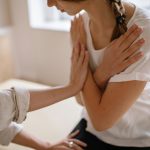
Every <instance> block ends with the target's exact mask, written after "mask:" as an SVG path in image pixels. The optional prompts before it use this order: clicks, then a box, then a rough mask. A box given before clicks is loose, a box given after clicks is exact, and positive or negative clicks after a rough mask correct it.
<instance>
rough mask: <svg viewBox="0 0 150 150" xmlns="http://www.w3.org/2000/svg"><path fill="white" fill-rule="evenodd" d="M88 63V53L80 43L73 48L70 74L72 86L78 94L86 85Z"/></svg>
mask: <svg viewBox="0 0 150 150" xmlns="http://www.w3.org/2000/svg"><path fill="white" fill-rule="evenodd" d="M88 62H89V55H88V52H87V51H86V50H85V47H84V46H83V45H81V44H79V43H78V44H77V45H76V46H75V47H74V48H73V52H72V58H71V74H70V86H72V87H73V88H74V90H75V91H76V94H77V93H78V92H79V91H80V90H81V89H82V87H83V85H84V83H85V80H86V76H87V72H88Z"/></svg>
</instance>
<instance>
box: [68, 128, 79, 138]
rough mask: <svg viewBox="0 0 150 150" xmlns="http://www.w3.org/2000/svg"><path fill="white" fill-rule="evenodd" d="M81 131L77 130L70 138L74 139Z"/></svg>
mask: <svg viewBox="0 0 150 150" xmlns="http://www.w3.org/2000/svg"><path fill="white" fill-rule="evenodd" d="M79 132H80V131H79V130H76V131H75V132H73V133H71V134H70V135H68V138H69V139H71V138H74V137H75V136H76V135H78V134H79Z"/></svg>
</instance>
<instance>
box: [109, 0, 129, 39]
mask: <svg viewBox="0 0 150 150" xmlns="http://www.w3.org/2000/svg"><path fill="white" fill-rule="evenodd" d="M108 2H109V4H110V6H111V7H112V11H113V13H114V15H115V17H116V18H115V19H116V26H115V28H114V31H113V34H112V38H111V41H113V40H114V39H116V38H118V37H120V36H121V35H122V34H124V33H125V32H126V31H127V23H126V13H125V8H124V6H123V4H122V2H121V0H108Z"/></svg>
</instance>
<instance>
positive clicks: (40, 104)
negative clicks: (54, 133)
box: [12, 44, 89, 150]
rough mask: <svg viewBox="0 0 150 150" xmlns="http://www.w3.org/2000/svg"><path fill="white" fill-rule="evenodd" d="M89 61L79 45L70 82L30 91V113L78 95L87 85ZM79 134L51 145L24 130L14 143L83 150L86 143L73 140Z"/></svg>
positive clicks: (43, 149)
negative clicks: (71, 145) (71, 143)
mask: <svg viewBox="0 0 150 150" xmlns="http://www.w3.org/2000/svg"><path fill="white" fill-rule="evenodd" d="M88 60H89V57H88V53H87V52H86V51H85V49H83V46H82V45H80V44H77V45H76V47H75V48H74V49H73V52H72V57H71V74H70V82H69V83H68V84H67V85H66V86H64V87H58V88H57V87H56V88H49V89H47V90H34V91H33V90H31V91H29V92H30V105H29V110H28V111H29V112H31V111H34V110H38V109H41V108H44V107H47V106H49V105H52V104H54V103H57V102H60V101H62V100H64V99H67V98H69V97H71V96H74V95H76V94H77V93H78V92H79V91H80V90H81V89H82V88H83V84H84V83H85V79H86V77H87V70H88ZM78 133H79V131H76V132H74V133H72V134H71V135H69V136H68V137H67V138H66V139H64V140H62V141H60V142H58V143H56V144H51V143H50V142H47V141H44V140H41V139H39V138H38V137H35V136H33V135H31V134H30V133H28V132H26V131H24V130H23V131H21V132H20V133H18V134H17V135H16V136H15V138H14V139H13V141H12V142H13V143H16V144H19V145H23V146H27V147H30V148H34V149H37V150H83V147H86V143H84V142H82V141H80V140H76V139H74V138H73V137H74V136H76V135H77V134H78ZM71 141H72V142H74V144H73V148H69V145H68V142H71Z"/></svg>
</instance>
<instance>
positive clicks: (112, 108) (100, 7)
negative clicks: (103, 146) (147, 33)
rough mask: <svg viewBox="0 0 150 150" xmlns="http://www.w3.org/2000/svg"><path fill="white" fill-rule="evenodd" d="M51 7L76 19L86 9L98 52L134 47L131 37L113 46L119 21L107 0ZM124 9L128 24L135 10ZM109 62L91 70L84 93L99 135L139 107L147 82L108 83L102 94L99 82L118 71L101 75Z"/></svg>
mask: <svg viewBox="0 0 150 150" xmlns="http://www.w3.org/2000/svg"><path fill="white" fill-rule="evenodd" d="M51 2H53V3H51ZM48 5H49V6H50V7H51V6H56V7H57V8H58V9H61V10H63V11H65V12H67V13H68V14H69V15H75V14H76V13H77V12H79V10H82V9H84V10H85V11H86V12H87V13H88V15H89V18H90V31H91V35H92V40H93V44H94V47H95V49H101V48H103V47H106V46H108V45H109V44H111V46H112V47H111V48H112V49H117V48H118V47H121V48H125V46H130V45H131V43H130V40H131V36H130V34H129V35H128V34H126V35H125V36H123V37H122V38H121V39H120V40H118V41H117V42H116V41H115V42H114V43H113V44H112V43H110V42H111V41H110V39H111V36H112V32H113V29H114V27H115V17H114V16H113V14H112V12H111V8H110V7H109V5H108V4H107V3H106V1H105V0H86V1H83V2H77V3H75V2H72V1H71V0H70V1H69V0H68V1H63V0H53V1H51V0H48ZM124 6H125V9H126V14H127V21H128V20H129V19H130V18H131V17H132V15H133V12H134V6H133V5H131V4H128V3H124ZM140 32H142V31H141V29H139V30H135V31H134V30H132V32H131V34H133V35H137V34H140ZM137 37H138V36H137ZM127 39H128V40H127ZM139 43H140V42H139ZM143 43H144V42H143ZM140 47H141V46H139V48H138V49H140ZM117 50H119V49H117ZM124 50H126V49H124ZM122 52H123V51H122ZM112 57H113V55H112ZM112 57H110V58H112ZM105 59H106V60H104V61H103V62H102V63H101V64H100V65H99V66H98V67H97V69H96V71H95V72H94V73H93V72H91V70H90V68H89V72H88V76H87V80H86V82H85V85H84V88H83V90H82V94H83V104H84V105H85V107H86V109H87V112H88V114H89V116H90V118H91V121H92V123H93V126H94V127H95V129H96V130H97V131H104V130H107V129H109V128H111V127H112V126H113V125H114V124H115V123H116V122H117V121H118V120H119V119H120V118H121V117H122V116H123V115H124V114H125V113H126V112H127V111H128V110H129V108H130V107H131V106H132V105H133V104H134V103H135V101H136V100H137V99H138V97H139V96H140V94H141V93H142V91H143V89H144V87H145V85H146V82H144V81H135V80H134V81H129V82H119V83H117V82H112V83H108V84H107V86H106V87H105V89H103V90H102V89H101V88H99V87H101V86H102V85H101V82H98V81H101V80H103V79H104V81H106V80H105V77H106V76H109V77H111V74H109V73H110V72H113V70H114V68H109V69H110V70H109V71H108V72H109V73H106V74H104V75H102V76H101V72H102V71H103V70H104V71H105V66H106V64H105V62H107V63H109V61H107V57H106V58H105ZM114 63H115V62H114ZM128 64H130V65H131V64H132V63H129V62H128ZM109 65H110V66H111V65H112V64H111V63H110V64H109ZM122 69H123V70H124V69H125V67H124V68H123V67H122ZM106 70H107V69H106ZM117 71H118V72H117ZM117 71H116V72H115V74H116V73H119V72H120V71H119V69H118V70H117ZM95 74H96V75H95ZM113 74H114V73H113ZM124 91H126V92H124Z"/></svg>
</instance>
